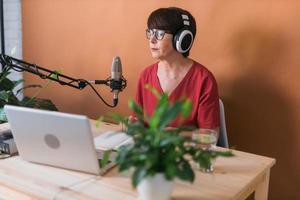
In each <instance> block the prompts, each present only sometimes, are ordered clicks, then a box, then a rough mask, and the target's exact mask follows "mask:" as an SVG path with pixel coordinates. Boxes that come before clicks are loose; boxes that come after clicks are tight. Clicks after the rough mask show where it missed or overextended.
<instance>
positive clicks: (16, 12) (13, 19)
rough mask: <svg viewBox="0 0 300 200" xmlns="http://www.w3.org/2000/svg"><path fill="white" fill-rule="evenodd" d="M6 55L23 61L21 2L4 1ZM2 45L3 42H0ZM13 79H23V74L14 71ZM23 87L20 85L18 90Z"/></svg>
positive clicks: (15, 0) (14, 0) (19, 0)
mask: <svg viewBox="0 0 300 200" xmlns="http://www.w3.org/2000/svg"><path fill="white" fill-rule="evenodd" d="M3 8H4V31H5V32H4V36H5V54H6V55H9V56H13V57H15V58H19V59H22V18H21V0H4V1H3ZM0 44H1V41H0ZM10 78H11V79H13V80H19V79H22V78H23V76H22V73H19V72H14V71H12V73H11V76H10ZM20 87H22V85H19V87H18V88H20ZM21 96H22V95H20V96H19V97H21Z"/></svg>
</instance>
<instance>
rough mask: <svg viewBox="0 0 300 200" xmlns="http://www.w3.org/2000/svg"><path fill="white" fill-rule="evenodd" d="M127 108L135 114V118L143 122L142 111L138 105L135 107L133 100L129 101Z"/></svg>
mask: <svg viewBox="0 0 300 200" xmlns="http://www.w3.org/2000/svg"><path fill="white" fill-rule="evenodd" d="M128 106H129V108H131V109H132V110H133V111H134V112H135V114H136V117H137V118H138V119H139V120H141V121H143V110H142V108H141V107H140V106H139V105H137V104H136V103H135V101H134V100H133V99H130V100H129V103H128Z"/></svg>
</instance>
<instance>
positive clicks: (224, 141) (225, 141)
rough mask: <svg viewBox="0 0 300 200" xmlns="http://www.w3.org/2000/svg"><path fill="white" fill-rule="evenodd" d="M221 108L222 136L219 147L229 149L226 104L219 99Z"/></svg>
mask: <svg viewBox="0 0 300 200" xmlns="http://www.w3.org/2000/svg"><path fill="white" fill-rule="evenodd" d="M219 107H220V136H219V140H218V143H217V146H220V147H225V148H228V147H229V145H228V138H227V131H226V122H225V111H224V104H223V102H222V100H221V99H219Z"/></svg>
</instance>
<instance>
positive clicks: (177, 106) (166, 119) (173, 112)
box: [158, 101, 182, 129]
mask: <svg viewBox="0 0 300 200" xmlns="http://www.w3.org/2000/svg"><path fill="white" fill-rule="evenodd" d="M181 106H182V102H180V101H177V102H175V103H174V104H173V105H171V107H169V108H168V110H167V111H166V112H165V113H163V115H162V116H161V119H160V122H159V125H158V129H163V128H165V127H166V126H167V125H168V124H169V123H170V122H171V121H172V120H174V119H175V118H176V117H177V116H178V115H179V113H180V112H181Z"/></svg>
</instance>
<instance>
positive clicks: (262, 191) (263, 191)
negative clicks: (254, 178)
mask: <svg viewBox="0 0 300 200" xmlns="http://www.w3.org/2000/svg"><path fill="white" fill-rule="evenodd" d="M269 180H270V169H269V170H268V171H266V174H265V175H264V177H263V180H262V181H261V182H260V183H259V184H258V185H257V187H256V190H255V200H267V199H268V193H269Z"/></svg>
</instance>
